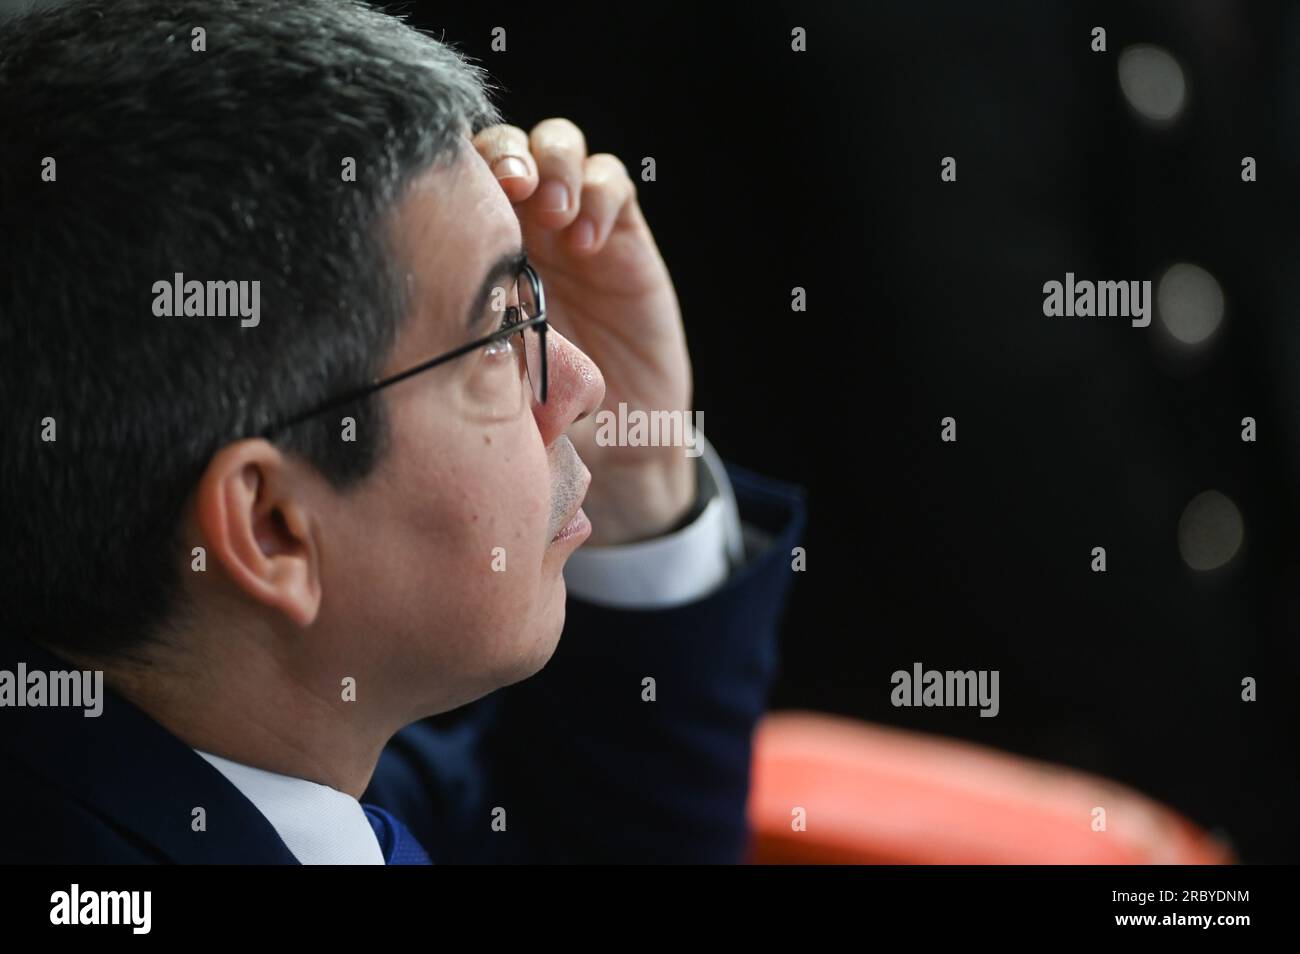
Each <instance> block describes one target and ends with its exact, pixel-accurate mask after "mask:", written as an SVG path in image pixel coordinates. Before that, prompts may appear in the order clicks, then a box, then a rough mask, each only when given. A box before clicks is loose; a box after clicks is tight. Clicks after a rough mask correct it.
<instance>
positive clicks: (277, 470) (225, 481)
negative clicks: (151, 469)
mask: <svg viewBox="0 0 1300 954" xmlns="http://www.w3.org/2000/svg"><path fill="white" fill-rule="evenodd" d="M305 490H306V487H305V486H304V483H303V475H302V473H301V471H300V470H299V469H298V467H297V466H296V465H294V464H293V463H292V462H291V461H290V460H289V459H288V458H287V457H286V456H285V455H284V454H283V453H281V452H280V451H279V450H278V449H277V448H276V447H275V446H273V445H272V444H270V443H269V442H267V441H265V440H262V439H260V438H258V439H249V440H241V441H237V442H235V443H233V444H228V445H226V446H225V447H223V448H222V449H221V450H220V451H218V452H217V454H216V456H215V457H213V458H212V460H211V462H209V464H208V466H207V469H206V470H205V471H204V472H203V476H202V477H201V478H200V479H199V486H198V491H197V493H196V496H195V502H194V503H195V517H196V519H197V521H198V525H199V529H200V531H201V532H202V534H203V537H204V540H205V542H206V545H207V547H208V553H209V554H210V555H211V556H213V557H215V558H216V559H217V560H218V561H219V563H220V565H221V566H222V568H223V569H224V570H225V571H226V573H227V574H228V575H229V577H230V579H231V580H232V581H234V583H235V585H236V586H238V587H239V588H240V589H241V590H242V591H243V592H244V593H245V594H246V595H247V596H249V597H251V598H252V599H254V600H257V601H258V602H261V603H263V604H265V605H266V606H269V607H271V608H273V609H276V610H279V611H280V612H281V613H283V614H284V615H285V616H287V617H288V618H289V619H291V620H293V622H295V623H297V624H298V625H299V626H309V625H311V623H312V621H313V620H315V618H316V614H317V612H318V611H319V610H320V602H321V584H320V559H319V557H320V554H319V551H318V548H317V545H316V539H315V533H316V530H317V525H316V521H315V518H314V515H313V512H312V509H311V507H310V506H309V505H308V502H307V500H306V499H305V496H304V492H305Z"/></svg>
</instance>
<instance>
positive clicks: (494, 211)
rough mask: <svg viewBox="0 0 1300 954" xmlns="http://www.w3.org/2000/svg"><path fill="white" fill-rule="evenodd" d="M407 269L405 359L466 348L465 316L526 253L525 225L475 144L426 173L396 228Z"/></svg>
mask: <svg viewBox="0 0 1300 954" xmlns="http://www.w3.org/2000/svg"><path fill="white" fill-rule="evenodd" d="M392 228H393V239H394V248H395V250H396V252H397V254H398V256H399V260H400V261H401V262H402V263H403V265H404V266H405V267H406V270H407V275H406V281H407V284H408V288H409V289H410V292H411V305H412V312H413V314H412V315H411V316H410V318H411V320H408V322H407V323H406V325H405V326H404V328H403V332H402V333H401V334H399V336H398V341H397V351H398V355H397V356H396V357H398V358H399V359H400V358H403V357H407V356H409V355H403V354H402V352H403V351H409V352H411V353H414V354H416V356H417V357H429V356H430V355H432V354H433V353H434V352H433V351H432V350H430V349H432V348H440V349H441V350H448V349H450V348H454V347H456V346H457V345H460V344H464V343H465V341H466V333H467V329H466V327H465V311H466V309H467V308H469V306H470V304H471V302H472V300H473V298H474V295H475V293H476V292H477V291H478V289H479V285H480V284H481V283H482V281H483V276H484V274H485V273H486V272H487V270H488V268H489V266H491V264H492V263H493V262H494V261H495V260H496V259H497V258H498V257H499V256H500V255H501V254H502V253H504V252H507V251H510V250H512V249H516V248H518V247H519V242H520V231H519V220H518V218H517V217H516V216H515V212H514V208H513V207H512V206H511V205H510V200H509V199H507V198H506V196H505V193H504V192H503V191H502V190H501V186H500V185H499V184H498V183H497V180H496V177H495V176H494V175H493V174H492V170H491V169H489V168H488V165H487V162H486V161H484V159H483V157H482V156H480V155H479V154H478V151H477V150H476V149H475V148H474V146H473V144H472V143H471V142H470V141H469V139H468V138H464V137H462V138H461V139H460V140H459V145H458V149H457V152H456V154H455V157H454V160H453V161H451V162H447V161H446V160H443V161H442V162H439V163H438V164H436V165H435V166H433V167H431V168H429V169H426V170H424V171H423V172H421V173H419V174H418V175H417V176H416V177H415V179H414V180H412V183H411V185H410V187H409V189H408V190H407V193H406V195H405V196H404V197H403V199H402V201H401V202H400V203H399V205H398V207H397V209H396V210H395V214H394V216H393V222H392Z"/></svg>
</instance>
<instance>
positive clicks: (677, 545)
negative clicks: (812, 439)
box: [564, 430, 744, 609]
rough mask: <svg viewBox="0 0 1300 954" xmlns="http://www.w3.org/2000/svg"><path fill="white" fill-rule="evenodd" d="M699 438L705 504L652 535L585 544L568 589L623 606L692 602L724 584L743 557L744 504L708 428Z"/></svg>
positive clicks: (569, 566)
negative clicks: (678, 524) (694, 515)
mask: <svg viewBox="0 0 1300 954" xmlns="http://www.w3.org/2000/svg"><path fill="white" fill-rule="evenodd" d="M695 437H696V441H697V447H698V448H699V450H700V452H701V453H700V456H699V457H697V458H696V468H697V470H696V472H697V475H698V479H699V494H700V500H701V501H707V503H705V504H704V510H703V512H702V513H701V514H700V516H699V518H698V519H696V520H695V521H694V522H693V523H691V524H689V525H688V526H686V527H683V528H682V529H681V530H678V531H676V532H674V533H670V534H667V535H665V536H662V537H656V538H655V539H653V540H641V541H638V542H636V543H624V544H618V545H616V546H608V547H592V546H583V547H579V548H578V549H577V550H576V551H574V553H573V554H571V555H570V556H569V560H568V562H567V563H566V564H565V566H564V582H565V585H566V586H567V588H568V591H569V592H570V593H571V594H573V595H574V596H576V597H578V598H579V599H583V600H586V601H587V602H589V603H595V604H597V605H600V606H608V607H615V608H620V609H664V608H667V607H672V606H680V605H682V604H683V603H690V602H694V601H695V600H698V599H701V598H703V597H705V596H707V595H708V594H709V593H711V592H713V591H714V590H715V589H717V588H718V587H719V586H721V585H722V584H723V583H724V582H726V579H727V577H728V576H730V575H731V571H732V570H733V569H734V568H735V567H738V566H740V565H741V563H742V562H743V561H744V544H743V537H742V534H741V527H740V510H739V508H738V506H737V504H736V494H735V491H733V490H732V488H731V480H730V478H729V477H728V476H727V469H726V467H725V466H724V465H723V463H722V458H721V457H719V456H718V452H717V451H715V450H714V449H713V445H712V444H710V443H709V441H708V439H707V438H706V437H705V436H704V433H703V432H702V431H698V430H697V431H696V432H695Z"/></svg>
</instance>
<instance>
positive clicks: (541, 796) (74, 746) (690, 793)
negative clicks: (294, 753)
mask: <svg viewBox="0 0 1300 954" xmlns="http://www.w3.org/2000/svg"><path fill="white" fill-rule="evenodd" d="M727 470H728V473H729V475H730V476H731V479H732V483H733V486H734V488H735V491H736V497H737V501H738V503H739V505H740V514H741V519H742V520H743V521H744V522H745V523H746V524H748V525H750V526H752V527H755V528H757V529H759V530H760V531H762V532H764V533H766V534H767V535H768V536H769V538H770V539H769V541H768V545H767V546H766V548H765V549H763V550H762V552H758V553H754V552H748V553H747V554H746V555H747V562H746V564H745V565H744V566H743V567H742V568H740V569H738V570H737V571H735V572H734V573H733V574H732V576H731V577H730V579H728V580H727V582H726V583H725V584H724V585H723V586H722V587H721V588H720V589H719V590H717V591H716V592H714V593H712V594H710V595H709V596H707V597H705V598H704V599H701V600H698V601H696V602H694V603H691V604H688V605H685V606H680V607H675V608H672V609H663V610H622V609H609V608H603V607H599V606H595V605H592V604H590V603H587V602H584V601H582V600H579V599H577V598H574V597H570V598H569V600H568V604H567V610H566V621H565V627H564V633H563V636H562V637H561V639H560V642H559V646H558V648H557V650H556V652H555V655H554V656H553V657H552V659H551V660H550V662H548V663H547V665H546V667H545V668H544V669H543V670H542V671H541V672H540V673H538V674H537V675H535V676H533V677H532V678H530V679H527V680H524V681H523V682H521V683H518V684H516V685H514V686H509V687H507V688H504V689H500V690H498V691H496V692H493V693H491V694H489V695H488V696H485V697H484V698H483V699H480V700H478V701H477V702H475V703H472V704H471V705H468V706H465V707H462V708H461V709H458V710H456V712H455V713H452V714H449V715H446V716H439V717H436V718H433V719H427V720H424V721H421V722H417V723H415V724H413V725H410V726H408V727H407V728H405V729H403V730H402V731H401V732H399V733H398V734H397V735H396V736H394V737H393V739H392V740H391V741H390V742H389V744H388V745H387V747H386V748H385V749H384V752H383V754H382V756H381V757H380V761H379V764H378V766H377V767H376V770H375V774H374V777H373V778H372V780H371V784H370V787H369V788H368V789H367V791H366V792H365V794H364V795H363V796H362V801H364V802H374V803H376V804H379V805H381V806H383V807H384V808H386V809H388V810H389V811H391V812H392V813H393V814H395V815H397V816H398V817H399V818H400V819H402V820H403V821H404V822H405V823H406V824H407V825H408V827H409V828H410V829H411V830H412V832H413V833H414V834H415V836H416V837H417V838H418V839H419V840H420V842H421V843H422V844H423V845H424V846H425V848H426V849H427V850H428V852H429V854H430V856H431V857H432V858H433V860H434V862H435V863H444V864H445V863H477V862H635V861H648V862H669V861H671V862H736V861H741V860H743V858H744V854H745V849H746V835H747V826H746V818H745V802H746V798H747V795H748V790H749V763H750V737H751V733H752V732H753V729H754V726H755V724H756V722H757V721H758V719H759V718H760V716H761V715H762V713H763V711H764V709H765V707H766V704H767V697H768V692H769V689H770V686H771V683H772V680H773V679H774V677H775V674H776V666H777V627H778V622H779V619H780V615H781V612H782V609H783V607H784V603H785V599H786V595H787V593H788V590H789V586H790V583H791V580H792V578H793V574H792V572H791V568H790V550H791V547H793V546H796V545H798V544H799V543H800V542H801V541H800V534H801V532H802V528H803V523H804V505H803V494H802V491H801V490H800V489H799V488H797V487H794V486H792V485H789V484H784V483H780V482H777V481H774V480H770V479H768V478H764V477H760V476H758V475H756V474H753V473H750V472H748V471H745V470H743V469H741V468H738V467H735V466H734V465H730V464H729V465H727ZM20 661H22V662H25V663H26V664H27V668H28V670H29V671H30V670H34V669H43V670H47V671H49V670H68V669H75V668H76V667H75V666H73V665H71V664H70V663H67V662H65V661H63V660H61V659H59V658H58V657H56V656H54V655H52V654H50V653H48V652H46V651H45V650H43V649H41V648H39V647H37V646H34V645H32V644H31V643H28V642H26V641H25V640H22V639H20V638H17V637H10V638H7V639H0V669H7V670H9V671H11V672H16V671H17V664H18V662H20ZM646 677H653V678H654V680H655V694H656V699H655V701H653V702H646V701H642V680H643V679H645V678H646ZM200 806H201V807H202V808H203V809H204V810H205V813H206V831H205V832H194V831H193V830H192V829H191V819H192V814H191V812H192V810H193V809H194V808H195V807H200ZM497 809H502V810H504V811H503V812H499V811H496V810H497ZM494 818H497V819H499V820H500V819H503V820H504V830H496V829H497V828H500V827H502V826H501V824H500V821H498V824H497V825H496V826H494V825H493V820H494ZM0 861H2V862H10V863H13V862H19V863H101V862H106V863H134V862H183V863H284V864H295V863H296V859H295V858H294V857H293V855H292V854H291V853H290V852H289V850H288V849H287V848H286V847H285V845H284V843H283V842H282V841H281V840H280V837H279V836H278V835H277V834H276V832H275V829H274V828H272V827H271V824H270V822H268V821H267V820H266V818H265V817H263V816H262V814H261V813H260V812H259V811H258V810H257V809H256V808H255V807H254V806H253V804H252V803H251V802H249V801H248V800H247V799H246V798H245V797H244V796H243V795H242V794H241V793H240V792H239V790H238V789H237V788H235V787H234V786H233V785H231V784H230V782H229V781H227V780H226V778H225V777H224V776H223V775H221V773H220V772H218V771H217V770H216V769H214V768H213V767H212V766H211V765H209V764H208V763H207V761H205V760H204V759H203V758H202V757H200V756H199V755H197V754H195V752H194V751H193V750H192V749H191V748H190V747H189V746H187V745H186V744H185V743H184V742H182V741H181V740H180V739H178V738H176V737H175V736H174V735H172V734H171V733H170V732H168V731H167V730H166V729H165V728H163V727H162V726H161V725H159V724H158V723H157V722H155V721H154V720H153V719H151V718H150V717H149V716H147V715H145V714H144V713H143V712H142V711H141V710H139V709H137V708H136V707H135V706H133V705H131V704H130V703H129V702H127V701H126V700H125V699H123V698H122V697H120V696H118V695H117V694H116V693H114V692H112V691H111V690H109V689H108V688H107V686H106V687H105V691H104V709H103V713H102V714H101V715H100V716H99V717H97V718H86V717H85V716H84V715H83V712H82V710H81V709H75V708H65V709H57V708H10V707H0Z"/></svg>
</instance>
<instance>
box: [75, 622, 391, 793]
mask: <svg viewBox="0 0 1300 954" xmlns="http://www.w3.org/2000/svg"><path fill="white" fill-rule="evenodd" d="M186 642H187V644H188V645H193V646H204V645H211V642H210V641H209V640H203V639H187V640H186ZM240 644H241V645H239V646H238V647H232V646H230V645H229V644H228V643H227V645H226V646H224V647H223V653H222V658H221V659H220V660H217V659H213V658H209V657H200V656H198V655H196V654H194V653H192V652H184V651H178V650H159V651H158V652H156V653H153V654H151V657H150V658H151V665H149V666H147V667H142V666H132V665H117V666H112V667H103V666H102V664H100V666H101V668H104V679H105V681H106V682H107V683H108V684H109V685H110V686H111V687H112V688H113V689H114V690H116V691H117V692H118V693H119V694H120V695H122V696H123V697H124V698H126V699H127V700H129V701H130V702H131V703H132V704H134V705H135V706H137V707H138V708H140V709H142V710H143V711H144V712H146V713H147V714H148V715H149V716H150V717H151V718H153V719H154V720H155V721H156V722H158V723H159V724H160V725H162V726H163V727H165V728H166V729H167V730H168V731H170V732H171V733H172V734H173V735H175V736H176V737H177V738H179V739H180V740H181V741H182V742H184V743H185V744H186V745H189V746H190V747H191V748H195V749H199V750H201V751H204V752H208V753H211V754H212V755H218V756H221V757H222V758H225V759H229V760H230V761H232V762H239V763H241V764H243V765H249V766H252V767H254V768H259V769H264V770H265V771H268V772H276V773H278V774H281V775H289V776H292V777H295V778H303V779H307V780H309V781H312V782H316V783H318V784H320V785H328V786H329V787H330V788H333V789H335V790H337V791H340V792H344V793H346V794H348V795H351V796H353V797H354V798H358V799H359V798H360V797H361V793H362V792H364V791H365V789H366V787H367V786H368V785H369V784H370V778H371V776H372V775H373V774H374V770H375V765H376V764H377V763H378V761H379V754H380V752H381V751H382V750H383V747H384V745H385V744H386V743H387V741H388V739H389V738H390V737H391V736H392V734H393V732H395V731H396V730H397V728H400V726H397V727H396V728H395V727H393V726H392V720H389V719H387V718H385V716H386V715H387V714H386V713H383V712H379V711H375V709H374V707H373V706H372V707H370V710H371V711H369V712H368V711H367V710H365V709H362V708H360V707H361V703H360V702H355V701H347V700H346V699H345V687H344V686H343V685H342V677H339V678H337V679H332V680H331V679H327V678H325V677H323V676H322V675H321V672H320V670H319V669H315V670H311V671H309V672H300V671H294V670H292V669H290V668H288V665H287V664H286V662H285V660H284V659H283V658H281V657H280V656H278V655H277V654H275V653H272V652H270V651H268V648H267V645H266V644H265V643H259V642H257V641H255V640H240ZM232 659H235V660H238V662H237V663H231V662H230V660H232ZM357 681H358V682H361V681H362V679H361V677H360V675H358V677H357Z"/></svg>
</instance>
